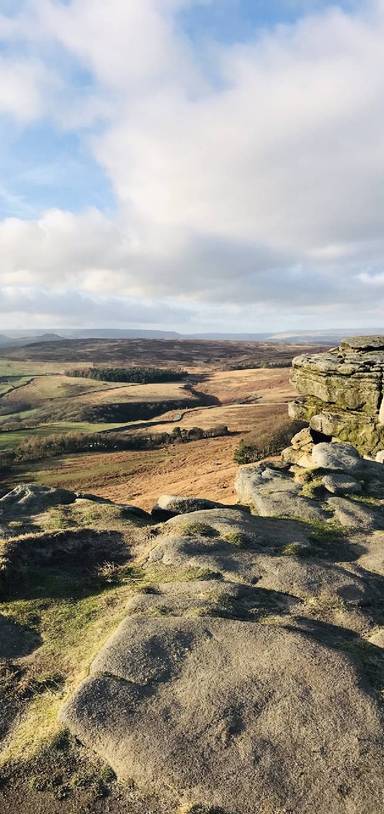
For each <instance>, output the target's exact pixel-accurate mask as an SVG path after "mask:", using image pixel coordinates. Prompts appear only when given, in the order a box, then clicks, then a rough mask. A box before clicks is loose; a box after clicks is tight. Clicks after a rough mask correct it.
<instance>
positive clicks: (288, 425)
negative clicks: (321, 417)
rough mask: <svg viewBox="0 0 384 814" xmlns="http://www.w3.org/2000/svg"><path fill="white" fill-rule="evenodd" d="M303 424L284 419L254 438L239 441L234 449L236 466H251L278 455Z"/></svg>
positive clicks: (251, 436)
mask: <svg viewBox="0 0 384 814" xmlns="http://www.w3.org/2000/svg"><path fill="white" fill-rule="evenodd" d="M304 426H305V424H303V423H302V422H301V421H289V420H288V419H286V420H285V421H284V422H283V423H281V419H280V420H279V421H276V420H275V422H274V423H272V424H271V425H270V426H269V427H268V428H267V429H265V430H264V431H263V432H261V433H260V434H259V435H257V436H256V437H254V436H253V435H250V436H248V437H247V438H246V439H243V440H242V441H240V444H239V446H238V447H237V448H236V449H235V455H234V457H235V461H236V463H238V464H251V463H254V462H255V461H261V460H263V458H267V457H268V456H269V455H278V454H279V453H280V452H281V451H282V450H283V449H284V448H285V447H287V446H288V445H289V443H290V441H291V438H292V437H293V436H294V435H296V433H297V432H299V431H300V430H301V429H303V427H304Z"/></svg>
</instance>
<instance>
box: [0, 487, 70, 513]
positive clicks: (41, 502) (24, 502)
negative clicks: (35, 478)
mask: <svg viewBox="0 0 384 814" xmlns="http://www.w3.org/2000/svg"><path fill="white" fill-rule="evenodd" d="M75 500H76V494H75V493H74V492H70V491H69V490H68V489H54V488H52V487H50V486H42V485H40V484H38V483H20V484H19V485H18V486H15V488H14V489H12V491H11V492H7V494H5V495H4V496H3V497H2V498H0V517H1V516H2V515H3V516H6V515H8V514H10V515H12V517H13V518H17V517H18V515H25V514H28V515H35V514H40V512H43V511H46V509H50V508H52V506H59V505H60V504H69V503H74V502H75Z"/></svg>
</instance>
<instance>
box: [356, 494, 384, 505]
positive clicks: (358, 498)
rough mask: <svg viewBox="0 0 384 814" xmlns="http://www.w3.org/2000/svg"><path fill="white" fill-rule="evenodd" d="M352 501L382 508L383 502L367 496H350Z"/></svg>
mask: <svg viewBox="0 0 384 814" xmlns="http://www.w3.org/2000/svg"><path fill="white" fill-rule="evenodd" d="M350 497H351V499H352V500H355V501H356V502H357V503H368V504H369V505H370V506H382V505H383V503H384V500H383V499H382V498H379V497H371V496H369V495H356V494H355V495H350Z"/></svg>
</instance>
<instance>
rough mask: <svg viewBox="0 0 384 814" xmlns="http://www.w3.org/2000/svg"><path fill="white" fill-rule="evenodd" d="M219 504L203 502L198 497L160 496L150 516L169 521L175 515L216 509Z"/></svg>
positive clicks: (208, 501) (211, 501) (210, 501)
mask: <svg viewBox="0 0 384 814" xmlns="http://www.w3.org/2000/svg"><path fill="white" fill-rule="evenodd" d="M221 505H222V504H221V503H216V502H215V501H213V500H204V499H203V498H199V497H181V496H180V495H160V497H159V499H158V501H157V503H156V505H155V506H154V507H153V509H152V515H154V516H155V517H158V518H159V519H165V520H167V519H169V518H170V517H174V516H175V515H177V514H187V513H188V512H198V511H201V510H204V509H216V508H218V507H220V506H221Z"/></svg>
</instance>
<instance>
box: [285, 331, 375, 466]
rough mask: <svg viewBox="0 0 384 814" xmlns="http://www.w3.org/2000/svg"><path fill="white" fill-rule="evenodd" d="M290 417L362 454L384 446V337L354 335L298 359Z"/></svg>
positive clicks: (293, 375)
mask: <svg viewBox="0 0 384 814" xmlns="http://www.w3.org/2000/svg"><path fill="white" fill-rule="evenodd" d="M292 382H293V384H294V385H295V387H296V389H297V391H298V393H299V395H300V398H299V399H297V400H296V401H295V402H293V403H292V404H291V405H290V415H291V416H292V417H294V418H298V419H302V420H305V421H309V424H310V427H311V428H312V429H313V430H315V431H316V432H321V433H324V434H325V435H328V436H330V437H335V438H338V439H339V440H341V441H351V442H352V443H353V444H354V445H355V446H356V447H357V448H358V449H359V450H360V451H362V452H368V453H372V452H376V451H377V450H379V449H382V448H383V445H384V401H383V397H384V385H383V382H384V337H353V338H351V339H348V340H345V341H344V342H342V343H341V345H340V347H339V348H336V349H335V350H331V351H329V352H327V353H321V354H315V355H303V356H298V357H297V358H296V359H294V361H293V374H292Z"/></svg>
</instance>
